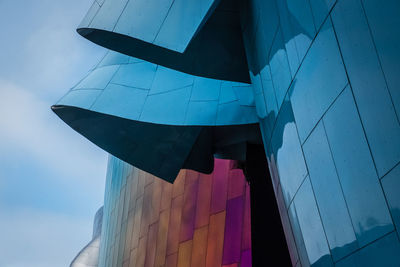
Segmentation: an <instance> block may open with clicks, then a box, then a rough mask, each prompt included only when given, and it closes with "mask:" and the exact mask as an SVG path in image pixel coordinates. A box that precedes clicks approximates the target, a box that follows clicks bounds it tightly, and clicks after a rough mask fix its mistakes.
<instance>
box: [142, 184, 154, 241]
mask: <svg viewBox="0 0 400 267" xmlns="http://www.w3.org/2000/svg"><path fill="white" fill-rule="evenodd" d="M152 193H153V184H152V183H151V184H149V185H146V186H145V188H144V195H143V208H142V221H141V222H140V237H143V236H145V235H147V231H148V229H149V225H150V222H151V211H152V205H151V200H152Z"/></svg>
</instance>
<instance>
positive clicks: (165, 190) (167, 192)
mask: <svg viewBox="0 0 400 267" xmlns="http://www.w3.org/2000/svg"><path fill="white" fill-rule="evenodd" d="M172 189H173V185H172V184H170V183H165V182H163V183H162V197H161V207H160V210H161V211H163V210H166V209H169V208H171V201H172Z"/></svg>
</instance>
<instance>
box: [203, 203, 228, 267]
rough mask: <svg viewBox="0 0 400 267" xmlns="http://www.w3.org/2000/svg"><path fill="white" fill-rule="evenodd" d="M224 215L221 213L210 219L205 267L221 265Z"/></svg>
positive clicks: (224, 213)
mask: <svg viewBox="0 0 400 267" xmlns="http://www.w3.org/2000/svg"><path fill="white" fill-rule="evenodd" d="M225 215H226V212H225V211H222V212H220V213H217V214H215V215H212V216H211V217H210V226H209V230H208V231H209V233H208V240H207V257H206V264H207V267H217V266H218V267H219V266H221V264H222V253H223V248H224V230H225Z"/></svg>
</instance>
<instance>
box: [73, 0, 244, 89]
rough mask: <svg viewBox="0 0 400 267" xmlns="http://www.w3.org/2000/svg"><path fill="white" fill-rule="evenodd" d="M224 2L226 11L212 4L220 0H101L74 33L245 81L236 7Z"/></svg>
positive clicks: (200, 72) (193, 70)
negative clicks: (102, 2)
mask: <svg viewBox="0 0 400 267" xmlns="http://www.w3.org/2000/svg"><path fill="white" fill-rule="evenodd" d="M117 2H118V3H117ZM223 2H225V3H224V5H223V6H224V8H225V6H228V7H230V8H231V9H230V10H228V11H227V10H225V9H224V8H219V7H216V6H215V5H217V4H218V3H219V1H213V0H206V1H197V0H194V1H193V0H190V1H185V0H175V1H173V2H171V1H159V0H151V1H146V0H138V1H135V0H129V1H127V2H126V1H119V0H106V2H105V3H104V5H103V7H102V8H101V9H100V10H101V11H99V12H98V13H97V14H99V15H98V16H95V20H93V21H92V22H89V21H90V19H85V22H87V23H89V24H87V25H83V24H82V25H80V28H78V33H79V34H81V35H82V36H83V37H85V38H87V39H89V40H90V41H92V42H94V43H96V44H99V45H101V46H104V47H106V48H108V49H112V50H114V51H118V52H121V53H123V54H126V55H129V56H133V57H137V58H140V59H143V60H146V61H149V62H152V63H155V64H158V65H162V66H165V67H168V68H171V69H175V70H178V71H182V72H185V73H189V74H193V75H197V76H203V77H208V78H216V79H223V80H231V81H239V82H249V75H248V67H247V61H246V55H245V51H244V47H243V41H242V33H241V29H240V21H239V10H238V9H237V8H236V6H235V3H233V2H232V1H229V0H224V1H223ZM106 3H107V4H106ZM113 3H114V4H113ZM124 3H126V6H124ZM108 5H109V8H107V6H108ZM221 5H222V3H221ZM92 13H93V12H91V14H92ZM119 15H121V16H119ZM164 19H165V20H164ZM103 20H104V21H103ZM114 22H115V23H116V24H114ZM115 25H116V27H115V28H114V26H115Z"/></svg>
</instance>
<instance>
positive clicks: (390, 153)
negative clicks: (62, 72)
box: [55, 0, 400, 267]
mask: <svg viewBox="0 0 400 267" xmlns="http://www.w3.org/2000/svg"><path fill="white" fill-rule="evenodd" d="M195 2H196V3H195ZM236 3H237V4H238V6H236V5H235V4H236ZM399 18H400V3H399V2H398V1H396V0H387V1H378V0H290V1H289V0H240V1H221V2H219V1H211V0H210V1H207V0H206V1H192V0H190V1H183V0H182V1H181V0H175V1H156V0H152V1H141V0H138V1H133V0H130V1H128V0H124V1H116V0H102V1H100V0H97V1H95V3H94V4H93V7H92V8H91V9H90V10H89V12H88V15H87V16H86V18H85V19H84V21H83V22H82V27H81V28H80V29H79V30H78V32H79V33H80V34H81V35H83V36H84V37H86V38H87V39H89V40H91V41H93V42H95V43H97V44H100V45H102V46H104V47H107V48H110V49H112V50H114V51H119V52H122V53H123V54H125V55H120V54H114V53H110V54H109V55H107V56H106V57H105V58H104V59H103V60H102V62H101V63H100V64H99V65H98V66H97V67H96V69H95V70H93V71H92V72H91V73H90V74H89V75H88V76H87V77H86V78H85V79H83V80H82V81H81V82H80V83H79V84H78V85H77V86H75V87H74V88H73V89H72V90H71V91H70V92H69V93H68V94H67V95H66V96H65V97H64V98H63V99H62V100H61V101H60V103H59V104H60V105H59V106H57V107H56V109H55V111H56V112H57V113H58V114H59V115H60V117H62V118H63V119H64V120H65V121H66V122H67V123H69V124H70V125H71V127H73V128H74V129H75V130H77V131H78V132H80V133H82V134H83V135H85V136H86V137H88V138H89V139H90V140H92V141H93V140H95V143H96V144H97V145H99V146H100V147H102V148H103V149H105V150H107V151H109V152H111V153H113V154H114V155H116V156H118V157H119V158H121V159H123V160H125V161H127V162H130V163H132V164H134V165H135V166H136V167H139V168H142V169H144V170H146V171H149V172H152V173H153V174H156V175H157V176H158V177H162V178H164V179H166V180H169V181H173V180H174V179H175V177H176V175H177V173H178V172H179V170H180V169H182V168H188V169H194V170H199V171H202V172H204V173H211V171H212V170H213V163H214V159H213V158H214V156H216V157H221V158H231V159H232V158H234V159H242V160H244V158H245V157H244V155H245V153H246V149H245V144H246V142H249V143H252V142H255V143H257V142H258V143H259V142H260V139H259V138H260V137H259V136H258V127H259V128H260V129H261V135H262V141H263V143H264V147H265V150H266V152H267V157H268V162H269V170H270V172H271V177H272V179H273V185H274V190H275V195H276V199H277V201H278V206H279V210H280V213H281V218H282V224H283V226H284V228H285V234H286V238H287V243H288V247H289V249H290V254H291V260H292V265H293V266H303V267H305V266H332V265H335V266H400V256H399V255H400V247H399V234H398V230H397V229H398V227H399V222H400V219H399V218H400V215H399V211H398V210H399V208H400V201H399V197H398V196H399V191H400V189H399V188H400V187H399V186H400V184H399V175H400V174H399V166H400V165H399V164H400V123H399V119H400V118H399V114H400V90H399V88H400V78H399V77H400V76H399V73H400V51H399V42H400V37H399V36H400V34H399V33H400V20H399ZM126 55H129V56H131V57H129V56H126ZM132 56H133V57H136V58H133V57H132ZM137 58H140V60H138V59H137ZM142 60H145V61H142ZM249 81H251V86H250V85H248V84H246V83H247V82H249ZM238 82H241V83H238ZM243 82H244V83H243ZM257 122H258V124H255V123H257ZM115 164H117V165H118V164H119V165H118V167H116V168H115V169H114V168H111V167H110V170H111V169H112V170H113V171H114V172H115V173H114V174H112V175H111V174H109V177H111V176H112V177H116V178H112V179H111V178H110V179H109V180H108V183H109V185H108V188H109V189H108V191H107V194H108V195H107V196H106V205H109V207H122V204H121V203H127V201H126V199H128V198H129V199H130V195H129V197H128V196H127V195H126V194H131V195H132V194H136V191H135V190H136V188H137V189H140V188H141V189H140V192H139V193H137V195H135V196H137V198H136V200H135V201H136V202H135V204H132V207H133V206H135V212H136V210H138V212H139V210H140V214H142V210H143V211H145V210H147V211H146V212H144V213H143V217H141V218H144V219H136V220H140V221H141V220H146V221H145V222H146V223H145V224H144V225H146V226H143V227H144V228H142V227H139V228H138V227H137V228H133V229H132V228H129V227H128V225H129V224H132V223H133V222H132V221H134V220H135V218H136V217H135V216H133V215H132V216H131V217H129V216H128V215H127V214H126V213H128V214H129V211H132V210H133V208H132V209H131V208H129V209H121V208H117V209H114V210H113V209H112V208H110V210H108V211H107V212H108V213H109V218H112V219H110V221H109V222H107V227H106V228H105V229H106V230H104V231H111V232H112V234H110V232H107V235H108V234H110V235H109V239H107V241H105V242H108V243H104V244H106V245H104V246H103V245H102V249H103V251H102V252H101V253H102V254H101V255H102V256H101V257H102V259H101V260H102V262H103V264H105V263H106V262H107V264H106V265H105V266H112V265H118V266H121V265H122V264H123V262H125V266H127V263H126V262H128V260H127V259H128V258H129V261H131V259H134V262H135V264H136V265H135V266H143V265H146V266H152V265H154V264H153V263H154V262H156V261H157V259H163V257H161V258H157V256H155V255H158V254H157V253H159V250H158V246H155V247H153V246H149V245H148V244H150V243H151V244H153V242H155V240H158V238H160V240H167V246H168V249H166V252H165V255H167V257H166V259H165V262H163V264H164V263H165V265H166V266H169V264H172V266H176V265H177V264H178V265H180V264H181V265H182V266H188V265H189V263H190V264H194V263H193V260H194V259H196V261H197V259H199V261H201V264H200V265H201V266H210V264H211V263H210V262H212V261H214V260H215V262H218V263H217V264H216V266H220V265H222V264H223V265H225V266H232V265H230V264H232V263H233V266H235V264H238V262H239V259H240V261H241V266H249V264H250V261H249V259H250V255H249V253H250V252H249V250H248V247H247V251H243V250H242V251H239V248H240V246H239V245H238V242H239V241H238V240H239V237H238V236H236V235H235V233H237V232H239V230H238V229H240V228H241V227H244V226H243V225H245V223H244V222H243V225H241V224H240V220H238V219H237V218H239V217H240V214H239V213H242V211H243V210H242V205H243V203H244V200H243V194H244V193H243V191H241V192H242V193H243V194H242V198H235V197H232V199H229V200H228V201H226V198H225V196H226V194H225V192H229V190H233V191H232V192H236V193H238V191H236V190H237V188H236V185H235V186H234V187H232V188H231V187H229V186H227V184H226V183H225V182H224V181H223V180H216V179H214V180H213V182H212V185H211V184H207V183H210V181H209V180H207V179H204V178H205V177H203V178H202V179H199V177H198V176H199V175H198V174H197V173H195V172H193V171H186V172H182V173H185V177H186V178H185V179H186V180H187V181H191V182H188V183H186V182H185V183H184V190H182V188H181V187H180V188H181V189H179V190H181V191H179V192H180V193H179V194H180V195H179V194H178V195H176V197H175V198H174V199H173V200H172V201H170V203H171V204H170V206H168V207H166V209H169V208H170V214H171V217H170V218H173V219H171V220H173V221H171V224H170V225H173V226H172V228H170V229H169V230H168V231H169V233H171V235H169V234H168V235H166V236H165V231H161V232H162V233H164V236H163V237H158V236H157V234H156V233H158V232H157V229H158V227H160V225H165V224H164V223H162V220H166V221H168V220H169V219H166V218H164V217H162V216H161V214H162V213H160V212H155V213H153V212H152V211H150V210H152V209H157V210H158V209H160V210H162V208H159V204H156V205H153V204H152V203H153V201H154V203H155V202H157V203H159V202H160V200H159V199H160V198H162V197H163V192H164V191H163V190H164V187H163V186H162V187H160V186H157V185H156V184H157V183H160V181H159V180H157V179H152V180H151V181H148V182H146V181H145V180H143V181H142V182H141V183H142V185H140V186H137V187H136V186H133V185H132V184H131V185H129V186H128V182H127V181H131V183H133V182H134V181H135V180H134V179H133V178H132V179H131V178H129V179H125V178H126V177H131V176H128V173H134V171H133V170H132V169H130V168H129V167H127V165H124V164H122V163H118V161H117V160H114V159H113V160H112V161H111V163H110V166H113V165H115ZM117 165H115V166H117ZM217 165H218V164H217ZM222 165H223V164H222ZM222 165H220V166H219V165H218V166H216V168H215V170H214V174H213V175H214V176H215V174H216V173H219V174H218V175H217V177H220V174H221V175H222V176H224V175H223V174H224V173H225V174H226V172H224V170H223V168H224V167H223V168H222V169H221V166H222ZM123 170H124V172H122V171H123ZM134 170H136V169H134ZM225 171H226V170H225ZM121 173H123V175H122V174H121ZM121 175H122V176H121ZM135 175H136V174H135ZM201 176H203V175H201ZM222 176H221V177H222ZM118 177H122V178H121V179H120V178H118ZM224 177H225V176H224ZM214 178H215V177H214ZM124 179H125V180H124ZM130 179H131V180H130ZM135 179H136V178H135ZM140 181H141V179H139V178H137V182H138V183H139V182H140ZM236 182H237V181H236ZM179 183H180V182H179V178H178V179H177V181H176V182H175V184H179ZM125 184H126V185H125ZM201 185H203V186H206V188H208V189H207V190H206V189H201ZM124 186H125V189H123V188H124ZM132 186H133V187H132ZM175 186H176V185H174V186H172V188H174V187H175ZM237 186H238V188H239V187H242V186H241V183H240V182H238V184H237ZM128 187H129V188H131V190H128V189H126V188H128ZM167 187H171V185H168V186H167ZM146 188H147V189H146ZM210 188H211V189H210ZM227 188H231V189H227ZM242 189H243V188H242ZM175 190H178V189H175ZM201 190H204V192H208V193H204V194H205V195H204V198H203V199H202V201H201V202H199V200H198V198H197V200H196V197H198V196H200V195H201V194H200V191H201ZM210 190H211V191H210ZM172 191H173V190H172ZM221 192H222V193H221ZM236 193H232V194H233V195H235V196H236ZM196 194H197V195H196ZM227 194H228V195H229V193H227ZM122 195H124V197H125V198H126V199H122V197H119V198H116V197H114V196H122ZM206 195H207V197H205V196H206ZM111 196H113V197H111ZM246 197H247V195H246ZM184 200H186V201H187V202H185V201H184ZM196 201H197V202H196ZM107 203H112V204H107ZM160 203H161V204H163V203H164V201H161V202H160ZM165 203H169V200H168V201H167V202H165ZM200 203H201V204H200ZM161 204H160V205H161ZM168 205H169V204H168ZM196 205H197V206H196ZM195 206H196V207H198V209H195V210H194V208H193V207H195ZM150 207H151V208H150ZM136 208H137V209H136ZM142 208H143V209H142ZM199 210H201V211H202V212H204V214H206V215H207V214H208V215H210V214H213V215H212V216H208V215H207V216H206V215H204V214H203V213H202V214H203V215H202V216H200V215H199V216H200V217H197V212H198V211H199ZM207 212H209V213H207ZM210 212H211V213H210ZM266 212H268V211H267V210H266ZM195 214H196V215H195ZM124 216H125V217H124ZM157 216H160V217H159V220H158V219H156V217H157ZM163 216H167V215H163ZM132 217H134V218H133V219H132ZM122 218H126V220H125V221H124V219H122ZM128 218H131V221H129V220H128ZM157 218H158V217H157ZM193 218H199V221H197V219H193ZM228 218H229V219H228ZM226 220H229V221H231V222H232V223H230V224H229V225H225V224H224V222H226ZM116 222H118V223H116ZM233 222H234V223H233ZM151 223H152V224H151ZM207 223H208V225H209V228H208V237H207V238H209V237H210V236H212V237H215V238H216V239H217V240H216V241H215V242H212V243H206V241H205V239H206V238H205V233H204V232H205V230H204V229H203V230H200V229H202V228H201V227H204V225H206V224H207ZM193 225H194V226H193ZM223 225H224V226H223ZM147 226H149V227H147ZM177 226H179V227H180V228H179V229H178V230H177V229H176V228H175V227H177ZM224 227H225V228H224ZM222 228H224V230H222ZM129 229H130V230H129ZM134 229H136V230H134ZM163 229H164V228H163ZM194 229H196V230H194ZM125 231H126V232H129V231H132V233H133V232H134V234H131V235H130V234H126V232H125ZM135 231H136V232H135ZM202 231H204V232H202ZM224 231H225V232H224ZM159 232H160V231H159ZM223 232H224V233H228V232H229V234H226V235H224V236H221V233H223ZM230 233H232V234H230ZM125 237H127V238H130V237H135V239H132V240H134V241H130V242H135V243H134V244H135V246H134V248H135V249H136V250H135V249H134V250H131V251H123V252H121V249H119V247H121V246H122V247H124V245H123V244H124V242H125V240H124V238H125ZM191 238H193V239H191ZM178 239H179V240H178ZM121 240H124V241H121ZM149 240H150V241H149ZM177 240H178V241H177ZM196 240H197V241H196ZM223 240H225V244H229V245H226V246H224V247H223V249H222V248H221V244H222V243H223ZM180 241H182V242H180ZM149 242H150V243H149ZM157 242H158V241H157ZM197 242H199V243H197ZM207 242H208V241H207ZM196 244H203V245H198V246H197V245H196ZM164 245H165V244H164ZM125 247H126V246H125ZM197 248H198V249H199V250H197ZM242 248H243V247H242ZM164 249H165V246H162V250H161V251H162V254H163V255H164ZM193 249H194V250H193ZM205 250H207V253H206V255H207V256H206V258H205V260H204V257H203V256H204V255H205V254H204V253H205V252H204V251H205ZM144 251H147V252H148V253H147V252H146V253H144ZM193 251H199V254H196V255H197V256H199V255H203V256H201V257H200V256H199V257H198V258H197V256H194V255H195V254H193ZM200 251H201V252H200ZM110 255H113V256H112V257H111V256H110ZM128 255H129V256H128ZM171 255H173V256H171ZM208 257H211V258H212V260H211V259H209V258H208ZM164 258H165V257H164ZM200 259H202V260H200ZM243 261H245V262H243ZM205 264H206V265H205ZM161 265H162V264H161Z"/></svg>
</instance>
